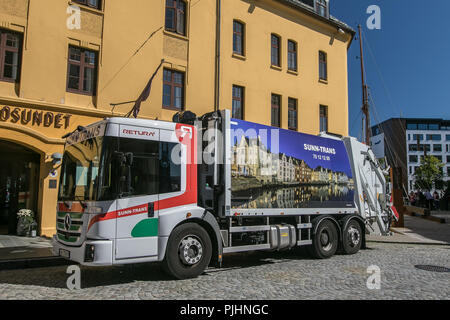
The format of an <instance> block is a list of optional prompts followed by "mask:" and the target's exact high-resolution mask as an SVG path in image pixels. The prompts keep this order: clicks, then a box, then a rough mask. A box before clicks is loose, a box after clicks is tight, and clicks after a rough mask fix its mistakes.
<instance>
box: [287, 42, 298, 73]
mask: <svg viewBox="0 0 450 320" xmlns="http://www.w3.org/2000/svg"><path fill="white" fill-rule="evenodd" d="M288 69H289V70H292V71H297V43H295V42H294V41H292V40H288Z"/></svg>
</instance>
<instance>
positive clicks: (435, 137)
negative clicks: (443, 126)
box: [427, 134, 441, 141]
mask: <svg viewBox="0 0 450 320" xmlns="http://www.w3.org/2000/svg"><path fill="white" fill-rule="evenodd" d="M427 140H432V141H441V135H440V134H427Z"/></svg>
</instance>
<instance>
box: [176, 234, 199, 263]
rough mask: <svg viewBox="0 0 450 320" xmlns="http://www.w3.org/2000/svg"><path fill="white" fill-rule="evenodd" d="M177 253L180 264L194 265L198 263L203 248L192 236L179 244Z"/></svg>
mask: <svg viewBox="0 0 450 320" xmlns="http://www.w3.org/2000/svg"><path fill="white" fill-rule="evenodd" d="M178 253H179V256H180V259H181V262H183V264H185V265H190V266H191V265H194V264H196V263H197V262H199V261H200V259H201V258H202V255H203V247H202V244H201V243H200V241H199V240H198V239H197V238H196V237H194V236H187V237H185V238H184V239H183V240H181V242H180V246H179V249H178Z"/></svg>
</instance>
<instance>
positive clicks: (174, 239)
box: [163, 223, 212, 280]
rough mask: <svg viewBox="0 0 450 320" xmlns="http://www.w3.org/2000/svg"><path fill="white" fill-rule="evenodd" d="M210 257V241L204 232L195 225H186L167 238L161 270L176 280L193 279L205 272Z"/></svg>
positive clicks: (176, 229)
mask: <svg viewBox="0 0 450 320" xmlns="http://www.w3.org/2000/svg"><path fill="white" fill-rule="evenodd" d="M211 255H212V245H211V239H210V238H209V235H208V233H207V232H206V230H205V229H203V228H202V227H200V226H199V225H198V224H196V223H186V224H183V225H181V226H179V227H177V228H175V229H174V230H173V232H172V234H171V236H170V237H169V241H168V243H167V249H166V255H165V257H164V260H163V269H164V271H165V272H166V273H167V274H169V275H171V276H173V277H175V278H176V279H180V280H182V279H190V278H195V277H198V276H199V275H200V274H202V273H203V272H204V271H205V269H206V267H207V266H208V265H209V262H210V260H211Z"/></svg>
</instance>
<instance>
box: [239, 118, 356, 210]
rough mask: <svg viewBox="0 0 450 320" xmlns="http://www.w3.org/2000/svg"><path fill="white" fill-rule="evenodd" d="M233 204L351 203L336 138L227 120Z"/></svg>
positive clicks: (345, 161) (349, 179) (343, 154)
mask: <svg viewBox="0 0 450 320" xmlns="http://www.w3.org/2000/svg"><path fill="white" fill-rule="evenodd" d="M231 137H232V140H231V154H232V165H231V176H232V203H231V205H232V208H240V209H252V208H267V209H269V208H349V207H354V202H353V196H354V191H353V190H354V181H353V176H352V170H351V167H350V161H349V158H348V155H347V151H346V149H345V145H344V143H343V142H342V141H340V140H334V139H329V138H323V137H318V136H313V135H308V134H303V133H299V132H294V131H290V130H284V129H278V128H274V127H268V126H264V125H260V124H256V123H251V122H247V121H242V120H236V119H232V121H231Z"/></svg>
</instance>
